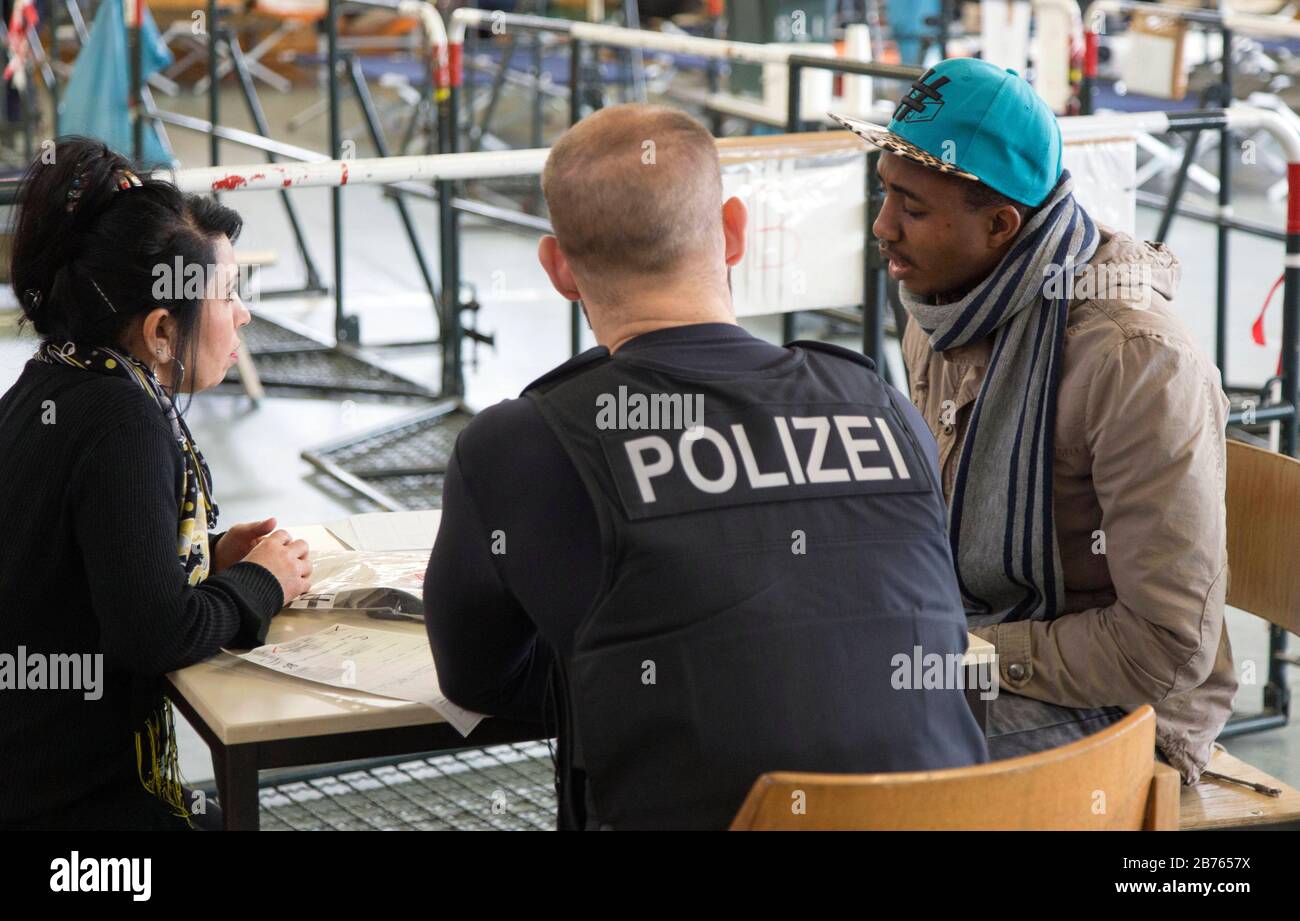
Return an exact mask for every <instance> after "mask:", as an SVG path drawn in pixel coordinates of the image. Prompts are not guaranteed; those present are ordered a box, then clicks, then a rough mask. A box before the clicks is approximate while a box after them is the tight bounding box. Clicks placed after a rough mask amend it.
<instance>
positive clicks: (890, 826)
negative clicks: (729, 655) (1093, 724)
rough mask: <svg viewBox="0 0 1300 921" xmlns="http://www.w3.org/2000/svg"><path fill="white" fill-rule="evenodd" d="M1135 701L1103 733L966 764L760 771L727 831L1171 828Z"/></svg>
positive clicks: (1166, 777) (1173, 807) (1146, 717)
mask: <svg viewBox="0 0 1300 921" xmlns="http://www.w3.org/2000/svg"><path fill="white" fill-rule="evenodd" d="M1155 732H1156V718H1155V711H1154V710H1152V709H1151V708H1150V707H1149V706H1142V707H1139V708H1138V709H1137V710H1135V711H1133V712H1132V713H1130V714H1129V715H1128V716H1126V717H1125V718H1124V719H1122V720H1120V721H1119V722H1118V723H1115V724H1114V725H1112V726H1109V727H1107V728H1106V729H1104V730H1102V731H1101V732H1098V733H1096V734H1095V735H1091V736H1089V737H1087V738H1086V739H1080V740H1079V741H1077V742H1072V743H1070V744H1069V745H1064V746H1061V747H1060V748H1054V749H1051V750H1049V751H1045V752H1038V753H1036V754H1032V755H1025V756H1023V757H1019V758H1010V759H1007V760H1005V761H994V762H990V763H988V764H980V765H975V766H973V767H964V768H950V769H947V770H940V771H912V772H905V773H890V774H795V773H772V774H764V775H763V776H761V777H759V778H758V780H757V781H756V782H755V784H754V786H753V788H752V789H751V790H750V791H749V796H748V797H746V799H745V802H744V804H743V805H742V806H741V807H740V812H739V813H737V815H736V818H735V821H733V822H732V824H731V828H732V830H810V831H811V830H819V831H829V830H868V829H870V830H900V829H925V830H939V829H949V830H970V829H994V830H1020V831H1030V830H1044V829H1078V830H1096V831H1102V830H1106V831H1121V830H1130V831H1136V830H1144V829H1145V830H1174V829H1177V827H1178V787H1179V776H1178V772H1177V771H1175V770H1174V769H1173V768H1171V767H1169V766H1168V765H1165V764H1161V763H1159V762H1157V761H1156V760H1155V758H1153V757H1152V752H1153V751H1154V750H1155Z"/></svg>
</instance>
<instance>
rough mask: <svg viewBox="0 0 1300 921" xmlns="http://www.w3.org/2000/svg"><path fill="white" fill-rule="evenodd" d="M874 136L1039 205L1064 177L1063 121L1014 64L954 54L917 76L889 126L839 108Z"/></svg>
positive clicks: (858, 129)
mask: <svg viewBox="0 0 1300 921" xmlns="http://www.w3.org/2000/svg"><path fill="white" fill-rule="evenodd" d="M831 118H833V119H835V121H837V122H839V123H840V124H841V125H843V126H844V127H845V128H848V129H849V130H850V131H852V132H854V133H855V134H857V135H858V136H860V137H862V138H863V139H864V140H866V141H868V142H869V143H871V144H873V145H875V146H877V147H879V148H881V149H882V150H888V151H889V152H890V153H895V154H898V155H899V156H903V157H907V158H908V159H910V160H915V161H917V162H919V163H922V164H924V165H925V166H928V167H930V168H931V169H937V170H940V171H941V172H945V173H950V174H952V175H955V176H960V177H962V178H964V179H974V180H978V181H980V182H982V183H984V184H985V185H987V186H989V187H990V188H992V189H996V190H997V191H999V192H1001V193H1002V194H1003V195H1005V196H1007V197H1008V198H1010V199H1012V200H1013V201H1017V202H1020V203H1021V204H1023V205H1028V206H1029V207H1031V208H1036V207H1038V206H1039V205H1041V204H1042V203H1043V202H1044V201H1045V200H1046V199H1047V197H1048V196H1049V195H1050V194H1051V192H1052V189H1054V188H1055V187H1056V183H1057V181H1058V180H1059V179H1060V178H1061V128H1060V125H1058V124H1057V122H1056V116H1055V115H1054V114H1053V113H1052V110H1051V109H1049V108H1048V107H1047V103H1045V102H1044V101H1043V100H1042V97H1040V96H1039V95H1038V94H1037V93H1036V92H1034V88H1033V87H1032V86H1030V85H1029V83H1028V82H1027V81H1026V80H1025V79H1024V78H1022V77H1021V76H1020V75H1019V74H1017V73H1016V72H1015V71H1014V70H1011V69H1010V68H1007V69H1005V70H1004V69H1003V68H1001V67H996V66H994V65H993V64H990V63H988V62H987V61H980V60H976V59H975V58H951V59H949V60H946V61H940V62H939V63H938V64H936V65H935V66H934V67H931V68H930V69H929V70H927V71H926V72H925V73H924V74H922V75H921V77H920V79H918V80H916V81H914V82H913V83H912V86H911V88H910V89H909V90H908V91H907V92H906V93H904V94H903V97H902V98H901V99H900V100H899V101H898V107H897V108H896V109H895V110H894V115H893V118H891V119H890V121H889V126H888V127H887V128H882V127H880V126H879V125H873V124H871V123H870V122H864V121H861V120H859V119H856V118H849V117H847V116H843V115H836V114H834V113H831Z"/></svg>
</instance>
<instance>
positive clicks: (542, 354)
mask: <svg viewBox="0 0 1300 921" xmlns="http://www.w3.org/2000/svg"><path fill="white" fill-rule="evenodd" d="M314 98H315V96H314V94H313V93H312V92H310V91H308V90H298V91H295V92H294V93H292V94H288V95H280V94H278V93H276V92H274V91H266V92H265V97H264V103H265V105H266V107H267V110H268V114H269V117H270V119H271V122H272V124H273V125H283V124H285V122H286V121H287V119H288V118H289V117H290V116H291V115H292V114H294V113H296V112H298V111H300V110H301V109H303V108H305V107H306V106H307V105H309V104H310V103H311V102H312V101H313V100H314ZM161 101H162V104H163V105H164V106H165V107H167V108H173V109H177V110H180V111H186V112H191V113H194V114H201V111H202V110H201V107H200V106H199V104H198V102H197V101H196V100H194V99H187V98H184V97H182V98H180V99H177V100H168V99H165V98H164V99H162V100H161ZM242 111H243V110H242V106H241V104H240V101H239V99H238V98H237V97H236V96H234V95H233V94H231V93H229V92H228V93H227V94H226V98H225V100H224V103H223V113H225V114H226V116H227V118H228V119H229V121H230V122H231V123H232V124H233V125H235V126H236V127H247V123H246V122H241V120H240V119H241V116H242ZM550 115H551V120H552V122H553V123H554V124H556V125H558V124H560V122H561V121H562V113H560V112H558V111H557V112H552V113H550ZM354 117H355V115H354V114H350V115H349V116H348V118H354ZM345 123H346V121H345ZM323 130H324V121H323V119H321V120H317V121H316V122H315V123H313V124H311V125H309V126H308V128H307V129H305V130H304V131H303V132H299V133H297V134H290V133H287V132H284V131H280V132H278V133H277V136H278V137H280V139H282V140H286V141H289V142H292V143H297V144H303V145H305V146H311V147H314V148H315V149H323V148H324V142H323V138H322V136H321V132H322V131H323ZM172 138H173V141H174V143H175V145H176V149H177V151H178V152H179V154H180V155H181V158H182V162H184V163H188V164H192V165H206V164H207V159H206V139H205V138H202V137H199V136H197V135H193V134H188V133H182V132H179V131H173V134H172ZM357 154H358V156H368V155H371V151H370V150H369V147H368V145H367V144H365V143H362V142H359V143H358V150H357ZM223 156H224V159H225V161H226V162H230V163H240V162H245V163H246V162H254V161H255V160H257V159H258V158H257V157H256V156H254V155H252V154H251V153H249V152H241V151H239V150H238V149H236V148H234V147H233V146H231V145H227V150H226V152H225V154H224V155H223ZM1243 178H1244V179H1245V182H1244V183H1243V186H1244V187H1245V188H1246V191H1245V192H1243V194H1242V195H1240V196H1239V200H1238V201H1237V202H1236V207H1237V212H1238V214H1248V215H1252V216H1256V217H1258V218H1260V219H1262V220H1267V221H1269V222H1271V223H1272V224H1273V225H1275V226H1281V224H1282V222H1283V220H1284V213H1283V210H1282V208H1281V206H1274V205H1269V204H1268V203H1267V202H1265V201H1264V200H1263V198H1262V196H1261V195H1260V194H1259V189H1260V188H1262V187H1263V185H1264V182H1265V180H1264V179H1257V180H1254V181H1253V182H1252V180H1251V179H1250V177H1243ZM225 200H226V202H227V203H228V204H230V205H232V206H234V207H236V208H238V209H239V210H240V211H241V213H242V214H243V216H244V218H245V230H244V235H243V237H242V239H241V240H240V243H239V248H240V249H250V250H253V249H257V250H261V249H273V250H275V251H276V252H277V253H278V255H279V261H278V262H277V264H275V265H273V266H271V267H269V268H268V269H267V270H265V275H264V277H263V279H262V286H263V290H269V289H273V288H277V287H289V286H293V285H296V284H298V283H300V282H301V280H302V278H303V274H302V270H301V266H300V265H299V264H298V262H297V257H296V253H295V251H294V247H293V243H292V238H291V237H290V235H289V231H288V228H287V225H286V223H285V220H284V217H283V213H282V211H281V210H280V206H279V202H278V197H277V195H276V194H275V193H262V192H252V193H242V194H241V193H236V194H231V195H228V196H226V197H225ZM295 200H296V201H297V202H298V203H299V205H300V207H301V208H302V211H303V216H304V221H305V224H306V226H307V227H308V232H309V235H310V244H311V248H312V251H313V254H314V256H315V258H316V259H317V260H318V265H319V267H320V270H321V272H322V274H323V275H324V276H325V277H330V264H331V263H330V259H331V251H330V235H329V224H328V218H329V211H328V194H327V193H326V192H325V191H321V190H302V191H299V192H296V193H295ZM412 208H413V209H414V211H415V214H416V217H417V220H418V222H419V225H420V232H421V234H422V235H423V245H424V247H425V250H426V252H427V253H428V254H429V258H430V260H431V263H432V264H433V265H435V266H436V264H437V257H436V253H437V250H436V244H437V237H436V216H435V212H434V210H433V209H432V207H431V206H429V205H427V204H422V203H418V202H414V203H412ZM1154 226H1155V216H1154V215H1153V214H1152V213H1150V212H1140V227H1139V229H1140V230H1141V231H1142V232H1144V233H1150V232H1151V231H1152V230H1153V229H1154ZM344 233H345V253H346V261H345V265H346V269H345V279H346V281H345V291H346V301H347V305H348V310H349V312H355V313H357V314H359V315H360V316H361V318H362V334H363V338H364V340H365V341H366V342H385V341H393V340H402V339H420V338H427V337H429V336H431V335H433V334H434V333H435V331H436V329H435V324H434V322H433V313H432V306H431V304H430V302H429V298H428V296H427V295H426V294H425V293H424V292H423V289H422V285H421V283H420V280H419V276H418V274H417V272H416V269H415V265H414V262H413V260H412V259H411V256H410V251H409V248H408V245H407V243H406V240H405V238H404V236H403V235H402V231H401V226H400V224H399V222H398V219H397V216H396V212H395V210H394V208H393V206H392V204H391V203H389V202H387V201H385V200H383V199H382V197H381V196H380V195H379V193H378V192H377V191H376V190H375V189H373V188H367V187H351V188H348V189H347V190H346V194H345V208H344ZM463 237H464V270H463V271H464V276H465V280H466V281H467V282H468V283H470V284H473V285H475V286H476V287H477V290H478V294H479V298H480V300H481V302H482V304H483V308H482V310H481V312H480V318H479V323H480V326H481V328H483V329H484V330H485V331H488V332H491V333H493V334H495V335H496V337H497V342H496V348H495V349H487V348H482V347H481V348H480V349H479V351H478V360H477V365H476V366H474V365H471V366H470V367H469V368H468V372H467V385H468V402H469V403H470V405H471V406H473V407H475V408H481V407H483V406H486V405H490V404H491V403H493V402H496V401H498V400H500V399H503V398H506V397H510V396H514V395H517V393H518V391H519V389H520V388H521V387H522V386H524V385H525V384H526V383H527V382H528V381H530V380H531V379H533V378H534V377H536V376H537V375H539V374H540V373H542V372H543V371H545V370H547V369H548V368H550V367H552V366H554V365H555V364H557V363H559V362H560V361H562V360H564V359H565V358H566V357H567V355H568V336H569V327H568V306H567V303H566V302H564V301H563V300H561V299H560V297H559V296H558V295H556V294H555V293H554V292H553V291H551V289H550V287H549V285H548V283H547V281H546V278H545V276H544V274H543V273H542V271H541V269H540V268H539V267H538V266H537V262H536V258H535V252H536V239H535V238H534V237H530V236H526V235H521V234H517V233H512V232H508V231H502V230H498V229H495V228H491V227H487V226H484V225H481V224H476V223H475V222H474V221H472V220H466V222H465V229H464V232H463ZM1213 242H1214V236H1213V232H1212V229H1210V228H1207V227H1204V226H1198V225H1195V224H1193V223H1191V222H1190V221H1181V222H1180V223H1177V224H1176V225H1175V228H1174V231H1173V233H1172V235H1171V239H1170V245H1171V246H1172V248H1173V249H1174V251H1175V252H1176V253H1178V255H1179V256H1180V258H1181V259H1182V262H1183V282H1182V293H1181V295H1180V297H1179V300H1178V303H1179V304H1180V307H1181V308H1182V309H1183V311H1184V316H1185V317H1186V320H1187V322H1188V324H1189V325H1190V326H1191V327H1192V329H1193V330H1194V331H1195V333H1196V335H1197V336H1198V337H1199V338H1200V340H1201V342H1202V343H1203V344H1204V345H1205V346H1206V348H1207V349H1208V348H1210V347H1211V345H1212V342H1213V310H1214V290H1215V286H1214V255H1213V254H1214V250H1213ZM1232 260H1233V261H1232V267H1233V275H1232V285H1231V304H1232V313H1231V325H1230V348H1229V368H1230V375H1229V377H1230V380H1231V381H1232V382H1233V383H1235V384H1251V385H1255V384H1258V383H1260V382H1262V381H1263V380H1264V379H1265V378H1267V377H1268V375H1269V372H1270V369H1271V366H1272V364H1273V363H1275V362H1276V360H1277V351H1276V341H1277V339H1276V337H1277V332H1278V327H1279V323H1278V317H1277V305H1275V306H1274V308H1273V311H1272V314H1271V317H1270V321H1269V327H1268V328H1269V334H1270V343H1271V345H1270V347H1269V348H1266V349H1265V348H1260V347H1258V346H1256V345H1254V344H1253V343H1252V342H1251V341H1250V336H1249V326H1250V323H1251V322H1252V321H1253V319H1254V317H1255V314H1256V313H1257V311H1258V309H1259V306H1260V304H1261V303H1262V301H1263V298H1264V295H1265V294H1266V293H1267V291H1268V288H1269V286H1270V285H1271V284H1272V282H1273V280H1274V279H1275V278H1276V277H1277V276H1278V274H1279V273H1280V272H1281V265H1282V248H1281V245H1280V244H1273V243H1270V242H1262V241H1258V240H1255V239H1253V238H1249V237H1245V236H1241V235H1234V236H1233V239H1232ZM4 296H5V297H11V295H10V293H9V292H8V291H7V290H6V292H5V293H4ZM258 306H259V309H261V310H263V311H265V312H267V313H269V314H270V315H273V316H282V317H287V318H290V319H293V320H295V321H297V322H300V323H303V324H305V325H307V326H309V327H311V328H313V329H315V330H318V331H320V332H321V333H324V334H330V333H331V332H332V315H333V304H332V300H331V299H330V298H328V297H313V298H293V299H274V300H272V299H267V300H265V301H263V302H262V303H261V304H260V305H258ZM0 316H3V315H2V314H0ZM814 322H816V321H814ZM746 325H747V326H749V327H750V328H751V329H753V330H754V331H755V332H757V333H758V334H760V335H763V336H765V337H767V338H769V339H772V340H774V341H775V340H776V339H777V338H778V336H779V324H778V323H777V322H776V321H774V320H771V319H762V320H758V321H755V322H752V323H747V324H746ZM807 331H808V332H809V333H812V334H816V333H817V331H818V330H817V329H816V328H815V327H814V326H810V328H809V329H808V330H807ZM588 336H589V333H588ZM588 344H590V339H588ZM32 346H33V342H32V341H31V339H30V338H27V337H18V336H16V335H15V333H14V332H13V330H12V328H11V327H9V326H6V325H5V324H4V323H2V322H0V388H3V387H6V386H8V382H10V381H12V380H13V378H14V377H15V376H16V375H17V374H18V372H19V369H20V367H21V364H22V362H23V361H24V360H25V359H26V357H27V356H28V355H29V354H30V351H31V348H32ZM382 354H383V357H384V360H385V361H386V362H388V363H389V364H390V365H391V366H392V367H394V368H395V369H397V370H400V371H402V372H403V373H405V374H408V375H410V376H412V377H414V378H416V379H419V380H421V381H424V382H426V383H428V384H430V385H431V386H436V385H437V381H438V361H437V356H436V353H434V352H433V351H431V350H424V351H409V350H402V351H395V350H394V351H385V352H384V353H382ZM895 360H896V355H895ZM409 412H411V407H410V406H409V405H393V404H385V403H384V402H382V401H365V400H353V401H348V402H337V401H322V400H310V399H288V398H281V397H271V398H268V399H266V400H265V401H264V402H263V403H262V405H261V406H260V407H259V408H258V409H256V410H254V409H251V408H250V406H249V404H248V401H247V400H246V399H244V398H243V397H241V396H236V395H221V394H206V395H204V396H202V397H200V398H198V399H196V400H195V401H194V403H193V406H192V409H191V415H190V420H191V426H192V428H193V429H194V432H195V436H196V438H197V439H198V441H199V442H200V444H201V445H202V447H203V450H204V452H205V454H206V455H207V457H208V459H209V461H210V463H211V465H212V469H213V472H214V476H215V480H216V487H217V494H218V498H219V501H220V504H221V510H222V526H223V527H224V526H228V525H229V524H231V523H234V522H239V521H246V520H255V519H260V518H264V517H266V516H267V515H271V514H274V515H276V516H278V517H279V518H280V520H281V522H283V523H295V522H298V523H306V522H315V521H322V520H328V519H330V518H333V517H337V516H339V515H341V514H346V513H349V512H352V511H357V510H361V509H365V508H367V506H365V505H364V504H363V503H360V502H358V501H357V500H354V499H352V498H350V497H348V496H347V495H346V494H341V493H340V492H339V491H337V490H332V489H329V488H327V487H328V484H326V483H323V482H321V481H320V479H319V478H317V477H314V476H313V475H312V471H311V468H310V467H309V466H308V465H307V464H306V463H305V462H303V461H302V460H301V459H300V457H299V452H300V451H301V450H303V449H304V448H307V447H310V446H313V445H317V444H320V443H322V442H326V441H330V440H334V439H336V438H338V437H340V436H342V435H345V434H348V433H352V432H357V431H361V430H364V429H366V428H370V427H372V426H375V425H379V424H381V423H384V422H387V421H389V420H392V419H395V418H399V417H401V416H402V415H404V414H407V413H409ZM1229 626H1230V633H1231V637H1232V642H1233V646H1234V649H1235V652H1236V657H1237V661H1238V663H1239V665H1240V664H1241V663H1244V662H1246V661H1253V662H1255V663H1256V669H1255V670H1256V671H1257V672H1258V673H1259V674H1261V675H1262V674H1264V672H1265V671H1266V668H1265V666H1264V660H1265V653H1266V635H1265V632H1264V628H1263V627H1262V626H1261V624H1260V622H1259V621H1257V620H1255V619H1254V618H1251V617H1249V616H1248V615H1245V614H1241V613H1240V612H1232V614H1231V616H1230V620H1229ZM1292 677H1293V680H1300V674H1297V673H1296V672H1295V671H1294V670H1293V672H1292ZM1258 704H1259V689H1258V688H1257V687H1255V688H1252V687H1243V688H1242V691H1241V694H1240V695H1239V698H1238V709H1239V710H1242V711H1249V710H1252V709H1253V708H1255V707H1257V706H1258ZM1230 747H1231V749H1232V750H1233V751H1234V752H1235V753H1237V754H1239V755H1241V756H1242V757H1244V758H1246V759H1247V760H1249V761H1251V762H1253V763H1255V764H1257V765H1259V766H1260V767H1261V768H1263V769H1265V770H1267V771H1269V772H1270V773H1273V774H1275V775H1276V776H1278V777H1279V778H1281V779H1283V780H1285V781H1288V782H1289V783H1291V784H1294V785H1300V720H1295V721H1293V722H1292V724H1291V725H1290V726H1288V727H1286V728H1285V729H1282V730H1277V731H1272V732H1268V733H1263V734H1256V735H1252V736H1247V737H1243V738H1240V739H1235V740H1232V742H1231V745H1230ZM181 748H182V768H183V771H184V773H185V776H186V777H187V779H188V780H190V781H193V782H202V781H204V780H207V779H209V778H210V777H211V776H212V769H211V762H210V761H209V759H208V753H207V749H206V746H205V745H204V743H203V742H202V740H200V739H199V737H198V736H197V735H196V734H195V733H194V732H193V731H192V730H190V729H189V728H188V727H187V726H182V739H181Z"/></svg>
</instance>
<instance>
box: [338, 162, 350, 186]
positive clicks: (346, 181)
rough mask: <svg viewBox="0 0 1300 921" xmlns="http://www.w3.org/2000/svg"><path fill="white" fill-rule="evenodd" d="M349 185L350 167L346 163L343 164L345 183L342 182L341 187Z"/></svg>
mask: <svg viewBox="0 0 1300 921" xmlns="http://www.w3.org/2000/svg"><path fill="white" fill-rule="evenodd" d="M347 184H348V165H347V164H346V163H344V164H343V181H342V182H340V183H339V185H347Z"/></svg>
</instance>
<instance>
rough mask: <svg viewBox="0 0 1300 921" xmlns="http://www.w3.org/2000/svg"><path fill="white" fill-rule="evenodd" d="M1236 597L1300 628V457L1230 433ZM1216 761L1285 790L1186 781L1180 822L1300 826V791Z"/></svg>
mask: <svg viewBox="0 0 1300 921" xmlns="http://www.w3.org/2000/svg"><path fill="white" fill-rule="evenodd" d="M1227 453H1228V471H1227V472H1228V483H1227V495H1226V501H1227V509H1228V568H1229V572H1230V576H1231V577H1230V579H1229V582H1228V599H1227V601H1228V604H1230V605H1231V606H1232V607H1234V608H1239V609H1241V610H1243V611H1246V612H1247V613H1250V614H1254V615H1255V616H1257V617H1262V618H1263V619H1264V620H1267V621H1268V622H1269V623H1271V624H1274V625H1276V626H1278V627H1281V628H1282V629H1284V630H1287V631H1290V632H1291V633H1300V516H1297V515H1296V509H1297V508H1300V460H1296V459H1295V458H1293V457H1287V456H1286V455H1284V454H1276V453H1274V452H1272V451H1265V450H1262V449H1261V448H1256V447H1253V446H1251V445H1247V444H1243V443H1242V442H1239V441H1229V442H1228V447H1227ZM1209 769H1210V770H1211V771H1215V772H1217V773H1220V774H1226V775H1228V776H1229V777H1237V778H1240V779H1242V780H1249V781H1253V782H1255V783H1262V784H1265V785H1266V786H1270V787H1276V788H1278V789H1280V790H1281V791H1282V795H1281V796H1278V797H1272V796H1266V795H1265V794H1263V793H1257V792H1256V791H1254V790H1251V789H1250V788H1249V787H1243V786H1241V785H1240V784H1234V783H1228V782H1227V781H1222V780H1210V779H1207V780H1202V781H1201V782H1200V783H1196V784H1193V785H1192V786H1190V787H1183V789H1182V793H1181V796H1180V799H1179V816H1180V821H1179V827H1180V828H1183V829H1188V830H1194V829H1206V828H1249V827H1252V826H1260V825H1280V824H1291V825H1296V826H1300V791H1297V790H1296V789H1294V788H1293V787H1289V786H1287V785H1286V784H1284V783H1282V782H1281V781H1280V780H1278V779H1277V778H1275V777H1270V776H1269V775H1268V774H1266V773H1264V772H1263V771H1261V770H1259V768H1256V767H1254V766H1252V765H1250V764H1247V763H1246V762H1245V761H1242V760H1241V759H1240V758H1234V757H1233V756H1232V755H1230V754H1228V753H1227V752H1226V751H1222V750H1216V751H1215V753H1214V755H1213V756H1212V757H1211V758H1210V764H1209Z"/></svg>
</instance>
